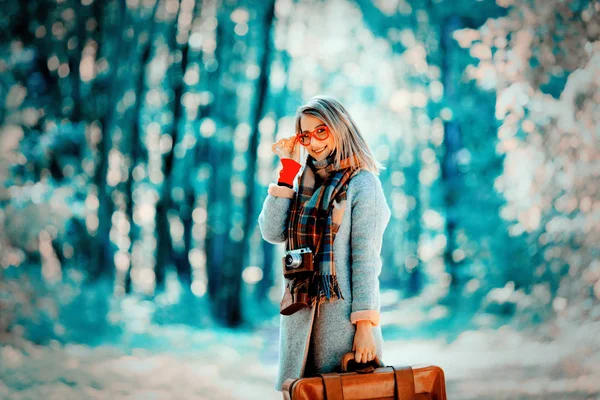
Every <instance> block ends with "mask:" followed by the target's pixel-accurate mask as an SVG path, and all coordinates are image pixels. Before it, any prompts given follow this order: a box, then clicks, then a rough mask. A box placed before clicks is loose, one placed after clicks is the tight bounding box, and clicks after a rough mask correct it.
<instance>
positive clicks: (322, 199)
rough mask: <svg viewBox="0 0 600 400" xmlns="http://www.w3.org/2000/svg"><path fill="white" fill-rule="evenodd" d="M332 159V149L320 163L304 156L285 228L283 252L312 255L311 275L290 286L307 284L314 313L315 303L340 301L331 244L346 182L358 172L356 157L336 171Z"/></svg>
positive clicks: (339, 216)
mask: <svg viewBox="0 0 600 400" xmlns="http://www.w3.org/2000/svg"><path fill="white" fill-rule="evenodd" d="M334 159H335V150H334V152H332V154H330V155H329V156H328V157H327V158H325V159H324V160H321V161H316V160H315V159H314V158H313V157H312V156H311V155H309V156H308V157H307V161H306V166H305V167H304V170H303V172H302V174H301V175H300V177H299V178H298V191H297V192H296V195H295V196H294V199H293V200H292V204H291V208H290V219H289V222H288V227H287V237H288V240H287V250H295V249H299V248H303V247H309V248H310V249H311V250H312V252H313V256H314V258H313V260H314V266H315V273H314V274H312V276H311V277H310V278H308V279H305V280H304V281H297V282H293V285H294V286H295V285H307V284H308V285H309V289H308V294H309V297H310V305H311V307H312V306H314V305H315V303H316V304H317V314H318V305H319V304H321V303H324V302H326V301H329V302H332V301H335V300H337V299H340V298H341V299H343V298H344V296H343V294H342V291H341V289H340V287H339V284H338V281H337V277H336V273H335V261H334V257H333V241H334V239H335V235H336V233H337V231H338V230H339V227H340V224H341V223H342V217H343V216H344V210H345V209H346V190H347V188H348V181H349V180H350V179H351V178H352V177H353V176H354V175H356V173H358V172H359V169H358V168H356V165H358V162H357V161H358V160H357V159H356V156H351V157H349V158H346V159H344V160H342V161H341V164H340V169H337V170H336V169H335V165H334ZM352 159H354V160H355V164H354V165H355V166H354V167H352V164H351V163H350V162H351V160H352ZM315 188H316V189H315Z"/></svg>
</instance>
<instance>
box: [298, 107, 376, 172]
mask: <svg viewBox="0 0 600 400" xmlns="http://www.w3.org/2000/svg"><path fill="white" fill-rule="evenodd" d="M302 114H306V115H312V116H313V117H317V118H319V119H320V120H321V121H323V122H324V123H325V124H326V125H327V126H328V127H329V130H330V132H331V133H332V135H333V138H334V141H335V146H336V149H337V152H336V157H335V160H334V163H335V167H336V168H339V167H340V162H341V160H343V159H344V158H347V157H350V156H352V155H356V156H357V157H356V158H357V159H358V165H354V166H355V167H357V168H360V169H366V170H368V171H371V172H372V173H374V174H375V175H379V173H380V171H381V170H384V169H386V168H385V167H384V166H383V164H381V163H380V162H379V161H377V160H376V159H375V157H374V156H373V152H372V151H371V149H370V148H369V145H368V144H367V142H366V141H365V139H364V138H363V136H362V134H361V133H360V130H359V129H358V127H357V126H356V124H355V123H354V121H353V120H352V117H350V114H349V113H348V111H346V109H345V108H344V106H343V105H342V104H341V103H340V102H339V101H337V100H336V99H335V98H333V97H331V96H326V95H318V96H314V97H312V98H311V99H310V100H309V101H308V102H307V103H306V104H305V105H303V106H301V107H299V108H298V110H297V112H296V132H302V128H301V127H300V118H301V117H302ZM352 164H354V163H352Z"/></svg>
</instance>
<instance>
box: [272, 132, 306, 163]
mask: <svg viewBox="0 0 600 400" xmlns="http://www.w3.org/2000/svg"><path fill="white" fill-rule="evenodd" d="M300 146H301V145H300V143H299V142H298V140H297V139H296V135H294V136H291V137H288V138H283V139H280V140H278V141H277V142H276V143H275V144H273V146H271V151H272V152H273V153H275V154H277V155H278V156H279V158H291V159H292V160H294V161H296V162H298V163H299V162H300Z"/></svg>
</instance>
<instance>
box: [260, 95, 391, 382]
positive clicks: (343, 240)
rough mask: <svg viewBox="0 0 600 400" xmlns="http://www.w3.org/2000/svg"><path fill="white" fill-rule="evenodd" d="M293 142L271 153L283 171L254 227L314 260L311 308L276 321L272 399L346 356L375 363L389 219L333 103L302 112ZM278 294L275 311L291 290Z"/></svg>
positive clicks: (323, 99) (360, 145)
mask: <svg viewBox="0 0 600 400" xmlns="http://www.w3.org/2000/svg"><path fill="white" fill-rule="evenodd" d="M296 132H297V133H296V135H294V136H292V137H290V138H285V139H281V140H279V141H278V142H277V143H275V144H274V145H273V147H272V151H273V152H274V153H275V154H277V155H279V157H280V158H281V162H282V165H283V169H282V170H281V172H280V175H279V179H278V183H277V184H273V183H272V184H270V185H269V189H268V195H267V197H266V199H265V201H264V204H263V208H262V211H261V213H260V215H259V217H258V223H259V226H260V231H261V234H262V237H263V238H264V239H265V240H266V241H268V242H270V243H283V242H286V244H287V248H286V250H295V249H298V248H310V249H311V250H312V251H313V252H314V268H315V274H314V279H312V280H311V281H310V303H309V304H310V305H309V306H306V307H304V308H301V309H299V310H298V311H295V312H294V313H293V314H291V315H281V317H280V338H279V339H280V340H279V346H280V347H279V348H280V353H279V374H278V378H277V383H276V385H275V388H276V389H277V390H280V391H281V390H282V384H283V382H284V381H285V380H286V379H289V378H299V377H302V376H311V375H314V374H316V373H325V372H333V371H336V370H337V367H338V366H339V364H340V360H341V358H342V356H343V355H344V354H345V353H347V352H350V351H354V353H355V360H356V361H357V362H363V363H364V362H368V361H371V360H373V359H374V357H375V355H377V356H378V357H379V358H380V359H382V356H383V354H382V351H383V349H382V347H383V338H382V336H381V327H380V325H379V310H380V299H379V297H380V296H379V279H378V276H379V273H380V271H381V264H382V263H381V258H380V252H381V242H382V237H383V233H384V231H385V228H386V226H387V224H388V222H389V219H390V209H389V207H388V205H387V203H386V200H385V197H384V193H383V190H382V187H381V182H380V180H379V178H378V175H379V170H381V169H383V166H382V165H381V164H379V163H378V162H377V161H376V160H375V159H374V157H373V155H372V152H371V151H370V149H369V146H368V145H367V143H366V142H365V140H364V139H363V137H362V135H361V134H360V132H359V130H358V128H357V127H356V125H355V124H354V122H353V121H352V118H351V117H350V115H349V114H348V112H347V111H346V109H345V108H344V107H343V106H342V105H341V104H340V103H339V102H338V101H337V100H335V99H333V98H332V97H329V96H316V97H313V98H312V99H310V101H309V102H308V103H307V104H306V105H304V106H302V107H300V108H299V109H298V112H297V115H296ZM302 149H305V150H306V151H308V155H307V157H306V161H305V163H304V165H303V163H302V162H303V159H304V158H305V157H303V156H302V153H303V151H301V150H302ZM298 172H300V174H299V175H298ZM297 175H298V179H295V178H296V176H297ZM317 249H318V250H317ZM284 284H285V285H286V287H285V288H284V300H282V304H283V302H284V301H285V294H286V293H287V292H286V291H287V290H289V288H290V287H291V286H290V285H291V284H292V281H291V280H288V279H284ZM315 309H316V311H317V312H316V313H315Z"/></svg>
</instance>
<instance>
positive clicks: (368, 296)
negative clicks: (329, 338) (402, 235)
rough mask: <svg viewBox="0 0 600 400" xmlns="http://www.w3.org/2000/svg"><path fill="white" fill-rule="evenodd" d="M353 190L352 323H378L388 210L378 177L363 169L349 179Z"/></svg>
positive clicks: (388, 217)
mask: <svg viewBox="0 0 600 400" xmlns="http://www.w3.org/2000/svg"><path fill="white" fill-rule="evenodd" d="M356 178H359V179H357V181H356V182H355V191H354V195H353V198H352V226H351V232H350V246H351V249H350V250H351V271H352V313H351V314H350V320H351V322H352V323H353V324H355V323H356V322H357V321H360V320H369V321H371V323H372V324H373V325H379V309H380V295H379V274H380V272H381V266H382V260H381V257H380V254H381V246H382V240H383V233H384V232H385V228H386V227H387V224H388V222H389V220H390V216H391V212H390V209H389V207H388V205H387V202H386V200H385V195H384V193H383V189H382V187H381V182H380V181H379V178H378V177H377V176H375V175H374V174H372V173H371V172H368V171H366V172H364V173H362V174H359V175H357V176H356V177H355V178H353V179H356Z"/></svg>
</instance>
